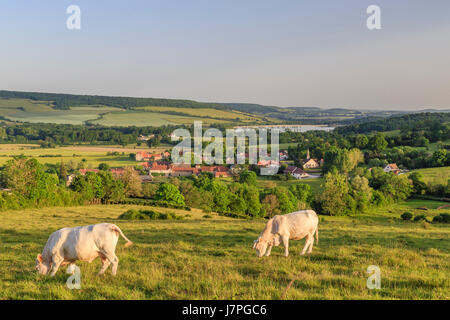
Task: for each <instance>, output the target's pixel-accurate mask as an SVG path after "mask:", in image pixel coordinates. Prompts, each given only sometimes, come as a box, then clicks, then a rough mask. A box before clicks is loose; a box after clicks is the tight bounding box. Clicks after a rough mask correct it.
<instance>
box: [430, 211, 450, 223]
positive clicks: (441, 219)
mask: <svg viewBox="0 0 450 320" xmlns="http://www.w3.org/2000/svg"><path fill="white" fill-rule="evenodd" d="M433 223H450V213H441V214H440V215H437V216H435V217H434V218H433Z"/></svg>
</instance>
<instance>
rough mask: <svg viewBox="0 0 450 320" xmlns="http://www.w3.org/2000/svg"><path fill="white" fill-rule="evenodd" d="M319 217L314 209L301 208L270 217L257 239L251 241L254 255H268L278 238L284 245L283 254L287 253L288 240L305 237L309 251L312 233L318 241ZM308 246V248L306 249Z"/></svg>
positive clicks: (277, 242)
mask: <svg viewBox="0 0 450 320" xmlns="http://www.w3.org/2000/svg"><path fill="white" fill-rule="evenodd" d="M318 223H319V218H318V217H317V214H316V213H315V212H314V210H302V211H297V212H292V213H289V214H285V215H281V216H280V215H276V216H274V217H273V218H272V219H270V220H269V221H268V222H267V224H266V227H265V228H264V230H263V231H262V232H261V234H260V235H259V237H258V239H256V240H255V241H254V242H253V249H256V255H257V256H258V257H262V256H263V255H264V254H265V255H266V256H269V255H270V251H271V250H272V247H273V246H278V245H279V244H280V238H281V241H282V242H283V246H284V255H285V256H286V257H287V256H288V255H289V250H288V248H289V240H290V239H291V240H300V239H303V238H305V237H306V243H305V247H304V248H303V250H302V255H303V254H305V252H306V250H308V253H311V251H312V247H313V243H314V233H315V234H316V241H317V243H319V226H318ZM308 248H309V249H308Z"/></svg>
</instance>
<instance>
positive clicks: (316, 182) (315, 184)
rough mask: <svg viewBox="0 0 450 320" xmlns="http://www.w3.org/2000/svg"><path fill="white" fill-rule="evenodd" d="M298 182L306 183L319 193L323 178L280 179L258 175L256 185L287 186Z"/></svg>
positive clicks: (263, 186) (264, 186)
mask: <svg viewBox="0 0 450 320" xmlns="http://www.w3.org/2000/svg"><path fill="white" fill-rule="evenodd" d="M299 183H304V184H308V185H309V186H310V187H311V189H312V190H313V191H314V192H315V193H319V192H320V190H321V184H322V183H323V178H316V179H303V180H296V179H293V180H287V181H280V180H272V179H270V178H269V177H263V176H260V177H258V181H257V186H258V187H260V188H267V187H270V186H272V185H276V186H283V187H287V188H289V187H290V186H291V185H295V184H299Z"/></svg>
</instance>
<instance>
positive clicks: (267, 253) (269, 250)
mask: <svg viewBox="0 0 450 320" xmlns="http://www.w3.org/2000/svg"><path fill="white" fill-rule="evenodd" d="M272 247H273V246H272V245H269V247H268V248H267V250H266V254H265V256H266V257H268V256H270V252H271V251H272Z"/></svg>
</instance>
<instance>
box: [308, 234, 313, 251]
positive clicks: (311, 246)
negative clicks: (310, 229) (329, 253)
mask: <svg viewBox="0 0 450 320" xmlns="http://www.w3.org/2000/svg"><path fill="white" fill-rule="evenodd" d="M310 241H311V243H310V244H309V248H308V254H310V253H311V252H312V249H313V245H314V234H311V240H310Z"/></svg>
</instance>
